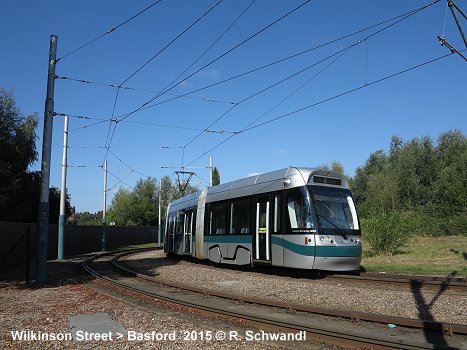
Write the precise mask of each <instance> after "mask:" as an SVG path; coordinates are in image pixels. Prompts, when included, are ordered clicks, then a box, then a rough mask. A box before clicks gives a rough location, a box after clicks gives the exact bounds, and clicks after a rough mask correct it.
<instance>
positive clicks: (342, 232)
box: [315, 194, 347, 239]
mask: <svg viewBox="0 0 467 350" xmlns="http://www.w3.org/2000/svg"><path fill="white" fill-rule="evenodd" d="M315 198H316V199H317V200H319V201H320V203H321V204H322V205H324V206H325V207H326V209H327V210H329V212H330V213H331V214H332V215H333V216H334V217H335V218H336V221H337V222H338V224H339V226H337V225H336V224H335V223H333V222H332V221H331V220H329V219H328V218H327V217H325V216H323V215H321V214H319V213H317V215H318V216H319V217H320V218H322V219H324V220H326V222H328V223H329V224H330V225H332V226H333V227H335V228H336V229H337V230H334V229H332V228H331V229H332V230H333V231H335V232H337V233H338V234H340V235H341V236H342V237H343V238H344V239H347V235H346V234H345V231H344V229H343V228H342V225H341V222H340V221H339V218H338V217H337V215H336V214H335V213H334V212H333V211H332V209H331V208H330V207H329V206H328V205H327V204H326V203H325V202H324V201H323V200H322V199H321V198H320V197H319V196H318V195H316V194H315Z"/></svg>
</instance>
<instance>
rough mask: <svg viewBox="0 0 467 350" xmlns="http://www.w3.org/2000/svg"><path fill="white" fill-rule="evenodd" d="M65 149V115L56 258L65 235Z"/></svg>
mask: <svg viewBox="0 0 467 350" xmlns="http://www.w3.org/2000/svg"><path fill="white" fill-rule="evenodd" d="M67 151H68V116H65V119H64V127H63V158H62V186H61V190H60V216H59V217H58V249H57V251H58V254H57V260H63V242H64V236H65V209H66V170H67Z"/></svg>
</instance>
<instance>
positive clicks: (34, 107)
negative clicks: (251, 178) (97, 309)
mask: <svg viewBox="0 0 467 350" xmlns="http://www.w3.org/2000/svg"><path fill="white" fill-rule="evenodd" d="M153 2H154V1H131V2H130V1H110V0H108V1H106V0H102V1H87V0H82V1H51V0H46V1H40V2H39V1H37V2H36V1H22V0H6V1H3V2H2V11H1V14H0V19H1V20H0V29H1V33H2V52H1V55H0V57H1V65H0V85H1V86H3V87H5V88H6V89H9V90H13V92H14V95H15V97H16V102H17V105H18V106H19V108H20V109H21V112H22V113H23V114H24V115H28V114H31V113H33V112H38V113H39V116H40V126H39V130H38V143H37V144H38V151H39V152H40V151H41V145H42V127H43V111H44V100H45V92H46V91H45V90H46V89H45V88H46V77H47V59H48V49H49V37H50V35H51V34H55V35H57V36H58V57H63V56H64V55H66V54H67V53H69V52H71V51H73V50H74V49H76V48H78V47H80V46H81V45H82V44H84V43H86V42H88V41H90V40H92V39H94V38H96V37H97V36H99V35H101V34H103V33H105V32H106V31H107V30H109V29H111V28H113V27H115V26H117V25H118V24H120V23H122V22H123V21H125V20H126V19H128V18H129V17H131V16H132V15H134V14H136V13H138V12H139V11H140V10H142V9H144V8H145V7H147V6H149V5H150V4H152V3H153ZM303 2H304V1H295V0H294V1H279V0H256V1H254V2H253V4H252V5H251V6H250V7H248V6H249V5H250V4H251V3H252V1H251V0H235V1H233V0H224V1H223V2H221V3H220V4H219V5H217V6H216V7H215V8H214V9H213V10H212V11H211V12H210V13H209V14H207V15H206V16H205V17H204V18H203V19H202V20H200V21H199V22H198V23H197V24H195V25H194V26H193V27H192V28H191V29H190V30H188V31H187V32H186V33H185V34H184V35H182V36H181V37H180V38H179V39H178V40H176V41H175V42H174V43H173V44H172V45H170V46H168V48H167V49H166V50H164V51H163V52H162V53H161V54H159V55H158V56H157V57H156V58H154V59H153V60H152V61H151V62H150V63H148V64H147V65H146V66H145V67H144V68H142V69H141V70H140V71H139V72H138V73H137V74H135V75H134V76H133V77H132V78H131V79H129V80H128V81H127V82H126V83H125V84H124V85H125V86H128V87H132V88H135V89H141V90H149V91H152V92H149V91H139V90H138V91H137V90H128V89H125V90H120V92H119V94H118V99H117V103H116V104H115V111H114V112H113V106H114V101H115V98H116V93H117V90H116V89H115V88H111V87H108V86H103V85H96V84H83V83H78V82H75V81H70V80H57V81H56V84H55V111H56V112H57V113H66V114H69V115H72V116H86V117H92V118H97V119H109V118H111V117H112V112H113V118H118V117H119V116H121V115H123V114H124V113H127V112H130V111H133V110H135V109H137V108H138V107H140V106H141V105H143V104H144V103H145V102H146V101H148V100H150V99H151V98H153V97H154V96H156V92H157V91H161V90H164V89H165V88H166V87H167V86H168V85H169V84H170V83H171V82H172V81H173V80H174V79H175V78H176V77H177V76H179V74H180V73H182V72H183V71H184V70H185V69H186V68H187V67H189V66H190V65H191V64H192V63H193V62H194V61H195V60H196V59H197V58H198V57H200V55H202V54H203V52H205V50H206V49H207V48H208V47H209V46H210V45H211V44H212V43H214V42H215V41H216V39H218V38H219V36H220V35H221V34H222V33H223V32H224V31H225V30H226V29H227V28H228V27H229V26H230V25H231V24H232V23H233V22H234V21H235V19H236V18H238V17H239V16H240V14H241V13H242V12H243V11H244V10H245V9H247V8H248V9H247V10H246V12H245V13H244V14H243V15H242V16H241V17H240V18H239V19H238V21H236V22H235V24H234V25H233V26H232V27H231V28H230V29H229V30H228V31H227V32H226V33H225V35H223V36H222V38H221V39H220V40H218V41H217V42H216V43H215V44H214V45H213V46H212V47H211V48H210V50H208V51H207V52H206V53H205V54H204V55H203V56H202V57H201V58H200V59H199V60H198V61H197V62H196V63H195V64H194V65H193V66H192V67H191V68H190V69H189V70H188V71H187V72H186V73H185V74H184V75H183V76H182V77H181V78H180V79H179V80H178V81H177V82H178V83H179V84H178V85H177V86H175V87H174V88H173V89H172V90H170V91H169V92H168V94H165V95H163V96H161V97H159V98H157V99H156V100H154V102H153V103H158V102H163V101H166V100H168V99H171V98H173V97H174V96H173V95H169V94H175V95H184V94H188V93H190V92H192V91H194V90H198V89H201V88H203V87H206V86H209V85H211V84H215V83H217V82H220V81H223V80H225V79H228V78H230V77H233V76H236V75H238V74H241V73H244V72H247V71H249V70H252V69H255V68H257V67H260V66H263V65H266V64H269V63H271V62H274V61H277V60H280V59H282V58H285V57H288V56H291V55H293V54H296V53H299V52H302V51H305V50H307V49H310V48H313V47H315V46H318V45H322V44H324V43H327V42H329V41H331V40H334V39H337V38H339V37H342V36H344V35H347V34H350V33H352V32H355V31H358V30H360V29H363V28H365V27H368V26H371V25H374V24H377V23H380V22H382V21H384V20H387V19H390V18H393V17H395V16H398V15H400V14H403V13H406V12H408V11H411V10H414V9H417V8H419V7H421V6H424V5H427V4H428V3H429V2H428V1H418V0H417V1H415V0H414V1H402V0H400V1H378V2H374V1H369V0H362V1H358V0H356V1H343V0H342V1H310V2H309V3H307V4H306V5H304V6H303V7H301V8H300V9H298V10H297V11H295V12H294V13H292V14H290V15H289V16H287V17H286V18H284V19H283V20H281V21H279V22H278V23H276V24H275V25H273V26H271V27H270V28H268V29H267V30H265V31H263V32H262V33H260V34H259V35H257V36H255V37H254V38H252V39H251V40H249V41H248V42H246V43H245V44H243V45H241V46H240V47H238V48H237V49H235V50H233V51H232V52H230V53H228V54H226V55H225V56H224V57H222V58H221V59H219V60H217V61H215V62H214V63H212V64H211V65H208V66H207V67H205V68H204V69H202V70H200V71H199V72H198V73H196V74H194V75H192V73H194V72H195V71H197V70H199V69H200V68H201V67H203V66H205V65H207V64H208V63H210V62H211V61H213V60H214V59H216V58H217V57H219V56H221V55H222V54H224V53H226V52H227V51H228V50H230V49H231V48H233V47H235V46H236V45H237V44H239V43H241V42H242V41H244V40H245V39H247V38H248V37H250V36H252V35H253V34H255V33H256V32H258V31H259V30H261V29H263V28H264V27H266V26H267V25H269V24H270V23H272V22H274V21H275V20H276V19H278V18H280V17H281V16H283V15H284V14H286V13H287V12H289V11H290V10H292V9H293V8H295V7H297V6H298V5H300V4H301V3H303ZM216 3H217V0H199V1H187V0H170V1H169V0H163V1H161V2H160V3H159V4H157V5H155V6H154V7H152V8H151V9H150V10H148V11H146V12H145V13H143V14H141V15H140V16H138V17H137V18H135V19H134V20H132V21H130V22H129V23H127V24H125V25H124V26H122V27H120V28H118V29H117V30H115V31H114V32H112V33H111V34H109V35H105V36H104V37H103V38H101V39H99V40H97V41H95V42H94V43H92V44H91V45H89V46H86V47H85V48H83V49H81V50H79V51H77V52H75V53H73V54H71V55H69V56H66V57H64V58H63V59H61V60H60V61H59V62H58V63H57V69H56V74H57V75H58V76H61V77H68V78H75V79H81V80H87V81H92V82H97V83H106V84H115V85H118V84H121V83H122V82H123V81H125V80H127V78H129V77H130V76H131V75H132V74H133V73H134V72H135V71H136V70H137V69H138V68H140V67H141V66H142V65H143V64H144V63H145V62H146V61H147V60H148V59H149V58H151V57H152V56H154V55H155V54H156V53H157V52H158V51H160V50H161V49H162V48H163V47H165V46H166V45H167V44H168V43H170V42H171V41H172V40H173V39H174V38H175V37H176V36H177V35H178V34H180V33H181V32H182V31H183V30H185V29H186V28H187V27H188V26H189V25H190V24H191V23H193V22H194V21H195V20H196V19H197V18H199V17H200V16H201V15H202V14H203V13H204V12H206V11H207V10H208V9H209V8H211V7H212V6H214V4H216ZM458 4H459V5H460V6H461V7H463V9H464V11H465V10H466V9H467V6H464V5H466V3H465V2H464V1H459V2H458ZM445 19H446V20H445ZM390 23H393V22H389V23H387V24H386V25H388V24H390ZM464 24H465V22H464ZM383 27H384V25H382V26H379V27H375V28H373V29H370V30H368V31H365V32H363V33H360V34H357V35H355V36H352V37H349V38H346V39H344V40H341V41H338V42H336V43H333V44H330V45H327V46H325V47H322V48H319V49H316V50H313V51H310V52H308V53H306V54H303V55H300V56H297V57H296V58H293V59H290V60H287V61H284V62H282V63H280V64H276V65H273V66H271V67H269V68H267V69H263V70H260V71H257V72H255V73H252V74H248V75H245V76H243V77H241V78H238V79H235V80H231V81H229V82H226V83H223V84H218V85H215V86H213V87H210V88H207V89H203V90H200V91H197V92H195V93H192V94H190V95H188V96H189V97H190V98H188V96H186V97H182V98H177V99H174V100H173V101H170V102H166V103H162V104H158V105H157V106H155V107H152V108H148V109H145V110H143V111H140V112H137V113H134V114H132V115H131V116H129V117H127V118H126V119H125V120H124V121H121V122H119V123H118V124H117V127H116V129H115V133H114V135H113V137H112V141H111V143H110V151H111V152H109V153H107V152H106V149H104V148H90V147H104V146H106V140H107V135H108V133H109V125H110V123H109V122H102V123H100V124H97V125H94V126H88V127H85V126H86V125H89V124H92V123H95V122H97V121H99V120H89V119H88V120H86V119H80V118H70V132H69V146H72V147H83V146H84V147H87V148H70V149H69V151H68V164H69V165H72V166H85V167H70V168H69V169H68V179H67V187H68V189H69V192H70V195H71V198H72V205H74V206H76V209H77V210H78V211H97V210H101V209H102V191H103V170H102V168H100V166H101V165H102V164H103V161H104V158H105V157H106V153H107V160H108V166H109V171H110V173H111V174H112V175H109V177H108V188H111V187H113V186H114V184H115V183H117V182H118V178H122V177H123V176H125V175H126V174H127V173H130V174H129V175H128V176H127V177H126V178H125V179H124V182H121V183H120V184H118V185H117V186H115V187H113V188H112V189H111V190H110V191H109V201H108V203H110V201H111V199H112V197H113V193H114V192H115V191H116V190H117V189H118V187H119V186H120V185H122V186H130V187H131V186H133V185H134V184H135V183H136V181H137V180H138V179H139V178H141V177H143V176H152V177H155V178H157V179H159V178H160V177H162V176H164V175H169V176H171V177H172V178H174V177H173V172H174V170H176V169H164V168H162V167H165V166H180V165H182V164H183V165H185V166H196V167H203V166H208V164H209V158H208V157H209V155H211V156H213V159H214V165H215V166H217V168H218V169H219V171H220V174H221V180H222V182H227V181H231V180H235V179H238V178H242V177H245V176H247V175H248V174H252V173H261V172H267V171H271V170H275V169H279V168H283V167H287V166H289V165H295V166H309V167H313V166H317V165H321V164H324V163H328V164H330V163H331V162H332V161H334V160H336V161H339V162H341V163H342V164H343V165H344V167H345V170H346V172H347V173H348V174H350V175H353V174H354V172H355V169H356V167H358V166H360V165H362V164H363V163H364V162H365V160H366V159H367V158H368V156H369V155H370V153H372V152H374V151H376V150H378V149H384V150H387V149H388V146H389V142H390V138H391V136H392V135H399V136H400V137H402V138H403V139H404V140H408V139H411V138H413V137H422V136H425V135H428V136H431V137H432V138H433V139H436V138H437V136H438V135H439V134H440V133H442V132H444V131H448V130H451V129H460V130H462V131H463V132H464V133H465V132H466V127H467V118H466V114H467V112H466V108H465V107H466V102H465V101H466V83H467V65H466V62H465V61H464V60H463V59H462V58H460V57H459V56H457V55H452V56H449V57H447V58H445V59H442V60H440V61H437V62H434V63H432V64H429V65H426V66H423V67H421V68H418V69H415V70H413V71H410V72H407V73H405V74H401V75H399V76H397V77H394V78H392V79H388V80H385V81H383V82H381V83H378V84H374V85H370V86H368V87H366V88H363V89H360V90H358V91H356V92H354V93H349V94H347V95H344V96H342V97H339V98H336V99H333V100H330V101H328V102H325V103H321V104H317V105H316V106H314V107H310V108H308V109H305V110H303V111H302V112H299V113H295V114H292V115H290V116H288V117H284V118H281V119H279V120H277V121H275V122H271V123H268V124H266V125H263V126H261V127H258V128H255V129H252V130H250V131H247V132H243V133H240V134H237V135H236V136H234V137H232V138H231V139H230V140H228V141H226V142H225V143H223V144H221V145H220V146H218V147H217V148H215V149H214V150H212V151H211V148H213V147H215V146H216V145H217V144H219V143H220V142H222V141H223V140H225V139H227V138H228V137H230V136H231V135H232V132H235V131H237V132H238V131H240V130H242V129H244V128H245V127H246V126H247V125H249V124H250V123H252V122H253V121H254V120H256V119H258V118H260V117H261V116H262V117H261V118H260V119H259V120H258V121H257V122H256V123H261V122H264V121H268V120H271V119H274V118H277V117H280V116H283V115H286V114H288V113H290V112H292V111H296V110H299V109H301V108H303V107H306V106H310V105H313V104H316V103H318V102H321V101H323V100H326V99H328V98H330V97H333V96H336V95H339V94H341V93H343V92H346V91H348V90H352V89H354V88H357V87H360V86H362V85H364V84H370V83H371V82H373V81H376V80H378V79H381V78H383V77H385V76H388V75H391V74H393V73H397V72H399V71H402V70H404V69H407V68H410V67H412V66H415V65H418V64H420V63H423V62H425V61H428V60H431V59H434V58H437V57H439V56H442V55H445V54H448V53H449V50H448V49H447V48H446V47H442V46H440V45H439V43H438V41H437V38H436V36H437V35H442V34H443V32H444V35H445V37H446V39H447V40H448V41H449V42H450V43H451V44H453V45H454V46H455V47H457V48H459V49H462V48H463V42H462V39H461V37H460V35H459V32H458V30H457V27H456V26H455V23H454V20H453V18H452V15H451V14H450V13H449V12H448V13H447V16H446V1H440V2H439V3H436V4H434V5H433V6H431V7H429V8H427V9H425V10H423V11H420V12H419V13H418V14H416V15H414V16H412V17H410V18H408V19H406V20H404V21H401V22H400V23H397V24H395V25H394V26H392V27H390V28H388V29H386V30H384V31H382V32H381V33H378V34H375V35H373V36H371V37H370V38H369V39H368V40H366V41H362V42H361V43H359V44H356V45H354V46H352V47H351V48H349V49H348V50H347V51H345V52H344V53H343V55H342V56H339V55H338V54H336V53H338V52H340V51H341V50H343V49H345V48H347V47H349V46H350V45H351V44H354V43H357V42H359V41H360V40H362V39H364V38H366V37H367V36H369V35H371V34H372V33H375V32H377V31H378V30H380V29H382V28H383ZM464 27H465V26H464ZM331 55H334V56H332V57H331V58H328V57H329V56H331ZM325 58H328V59H327V60H324V59H325ZM322 60H324V61H323V62H321V63H318V62H320V61H322ZM313 64H316V65H315V66H313V67H311V68H309V69H306V70H304V71H303V73H300V74H297V75H296V76H294V77H292V78H290V79H287V80H285V81H284V82H282V83H281V84H278V85H276V86H274V87H272V88H270V89H268V90H266V91H264V92H263V93H261V94H258V95H256V96H255V97H252V98H250V99H247V98H248V97H250V96H252V95H254V94H256V93H258V92H260V91H262V90H264V89H265V88H267V87H269V86H271V85H273V84H275V83H277V82H279V81H281V80H284V79H285V78H287V77H289V76H290V75H292V74H294V73H296V72H298V71H300V70H303V69H305V68H306V67H309V66H311V65H313ZM318 73H319V74H318ZM189 75H192V76H191V77H189V78H187V77H188V76H189ZM300 87H301V88H300ZM299 88H300V89H299ZM294 91H295V93H294V94H292V93H293V92H294ZM288 96H290V97H289V98H288V99H285V98H286V97H288ZM284 99H285V101H284V102H283V103H281V104H279V102H281V101H282V100H284ZM242 101H243V102H242ZM239 102H241V103H239ZM232 103H233V104H232ZM278 104H279V105H278ZM276 105H278V106H276ZM275 106H276V107H275ZM273 107H275V108H274V109H272V108H273ZM229 109H231V111H229V112H227V111H228V110H229ZM271 109H272V110H271ZM268 111H269V112H268ZM226 112H227V114H225V116H223V115H224V113H226ZM266 112H268V113H267V114H265V113H266ZM263 114H265V115H264V116H263ZM221 116H223V117H222V118H220V117H221ZM218 118H220V120H219V121H218V122H216V123H215V124H214V125H212V126H209V125H211V124H212V123H213V122H214V121H215V120H216V119H218ZM149 124H151V125H149ZM152 124H157V125H152ZM163 125H164V126H163ZM253 125H254V124H253ZM114 126H115V124H113V125H111V128H110V135H112V133H113V127H114ZM208 126H209V128H208ZM206 128H208V129H209V130H212V131H218V132H217V133H214V132H209V133H206V132H205V133H201V131H199V130H204V129H206ZM193 129H196V130H193ZM220 132H223V133H220ZM197 136H198V137H197ZM195 137H197V138H195ZM193 139H194V141H192V142H190V141H191V140H193ZM62 142H63V117H60V116H57V117H55V118H54V131H53V142H52V164H51V167H52V168H51V183H50V184H51V186H56V187H59V185H60V176H61V157H62ZM107 145H108V143H107ZM168 146H170V147H175V148H163V147H168ZM183 146H185V148H184V150H182V149H181V148H177V147H183ZM33 168H34V169H38V168H39V162H37V163H36V164H35V165H34V166H33ZM194 171H196V173H197V175H198V176H199V177H200V178H201V179H203V180H204V181H205V182H207V181H208V180H209V175H208V170H207V169H195V170H194ZM114 176H115V177H114ZM198 186H200V187H203V185H202V184H198Z"/></svg>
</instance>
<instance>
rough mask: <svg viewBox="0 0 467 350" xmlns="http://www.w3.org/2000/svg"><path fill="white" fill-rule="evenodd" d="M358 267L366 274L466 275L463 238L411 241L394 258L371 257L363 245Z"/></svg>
mask: <svg viewBox="0 0 467 350" xmlns="http://www.w3.org/2000/svg"><path fill="white" fill-rule="evenodd" d="M361 265H362V266H363V267H364V268H365V270H366V271H369V272H394V273H398V272H399V273H412V274H423V275H449V274H454V275H456V276H459V275H462V276H466V275H467V237H466V236H444V237H421V236H416V237H412V238H411V239H410V241H409V243H407V244H405V245H404V246H402V248H401V249H399V251H398V252H397V253H396V254H394V255H378V256H375V255H374V254H373V252H372V250H371V247H370V246H369V245H368V244H365V242H363V258H362V263H361Z"/></svg>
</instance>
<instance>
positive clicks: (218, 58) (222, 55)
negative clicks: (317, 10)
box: [120, 0, 440, 120]
mask: <svg viewBox="0 0 467 350" xmlns="http://www.w3.org/2000/svg"><path fill="white" fill-rule="evenodd" d="M310 1H311V0H307V1H305V2H303V3H302V4H300V5H299V6H297V7H295V8H294V9H292V10H290V11H289V12H287V13H286V14H284V15H282V16H281V17H280V18H278V19H276V20H274V21H273V22H271V23H270V24H268V25H267V26H265V27H263V28H262V29H260V30H259V31H257V32H256V33H254V34H252V35H250V36H249V37H248V38H246V39H244V40H243V41H241V42H240V43H238V44H237V45H235V46H234V47H232V48H230V49H229V50H227V51H225V52H224V53H222V54H221V55H220V56H218V57H217V58H215V59H213V60H212V61H210V62H209V63H207V64H205V65H204V66H203V67H201V68H199V69H198V70H196V71H195V72H193V73H192V74H190V75H189V76H188V77H186V78H185V80H186V79H189V78H191V77H192V76H194V75H195V74H197V73H199V72H200V71H202V70H203V69H205V68H207V67H208V66H210V65H211V64H213V63H214V62H217V61H218V60H220V59H221V58H223V57H225V56H226V55H228V54H230V53H231V52H233V51H234V50H236V49H238V48H239V47H241V46H242V45H244V44H246V43H247V42H248V41H250V40H251V39H253V38H255V37H256V36H258V35H259V34H261V33H262V32H264V31H265V30H267V29H269V28H270V27H272V26H274V25H275V24H277V23H278V22H280V21H282V20H283V19H285V18H286V17H288V16H289V15H291V14H292V13H294V12H295V11H297V10H298V9H300V8H301V7H303V6H304V5H306V4H308V3H309V2H310ZM438 1H440V0H438ZM176 86H177V85H174V86H172V87H171V88H170V89H169V90H168V91H170V90H172V89H173V88H175V87H176ZM168 91H165V92H164V93H166V92H168ZM158 96H159V95H156V96H154V97H152V98H151V99H149V100H148V101H146V102H145V103H143V104H142V105H141V106H140V107H138V108H137V109H135V110H133V111H131V112H129V113H127V114H125V115H124V116H122V118H121V119H120V120H122V119H126V118H128V117H129V116H131V115H133V114H134V113H136V112H138V111H140V110H141V109H142V108H144V107H146V106H147V105H148V104H150V103H151V102H152V101H154V100H155V99H156V98H157V97H158Z"/></svg>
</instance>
